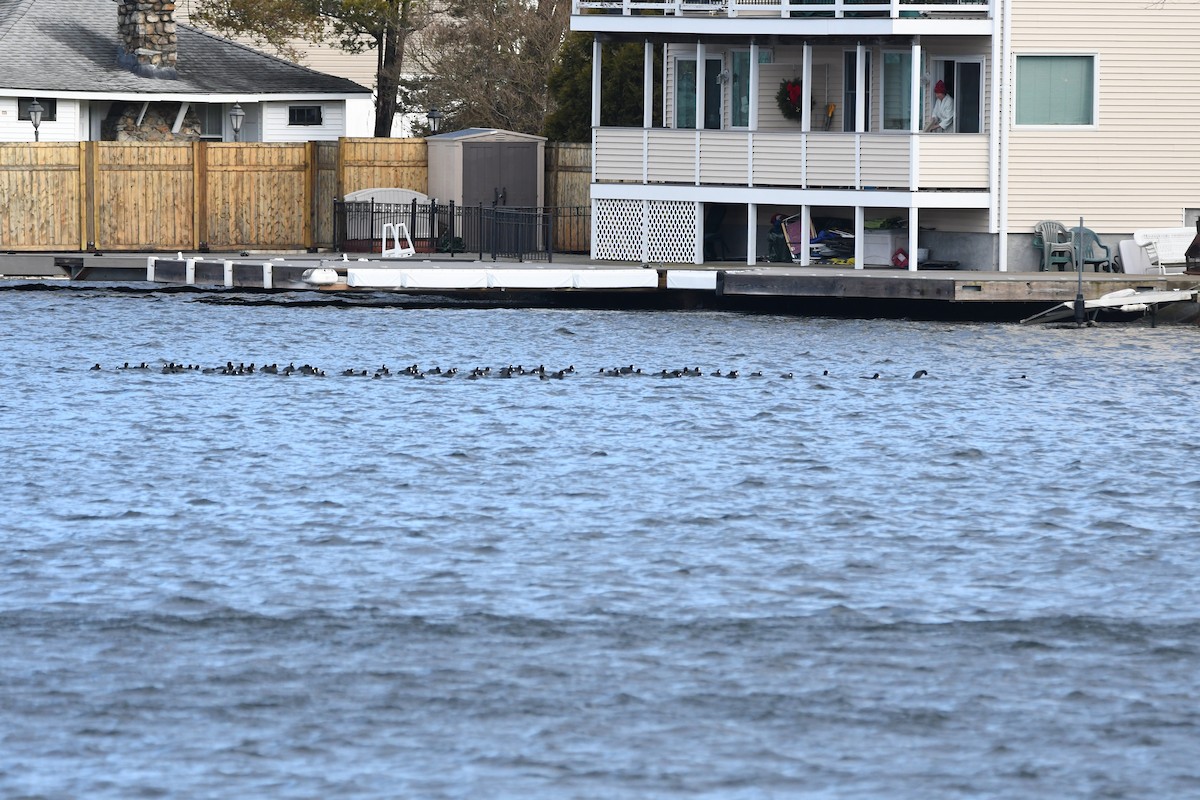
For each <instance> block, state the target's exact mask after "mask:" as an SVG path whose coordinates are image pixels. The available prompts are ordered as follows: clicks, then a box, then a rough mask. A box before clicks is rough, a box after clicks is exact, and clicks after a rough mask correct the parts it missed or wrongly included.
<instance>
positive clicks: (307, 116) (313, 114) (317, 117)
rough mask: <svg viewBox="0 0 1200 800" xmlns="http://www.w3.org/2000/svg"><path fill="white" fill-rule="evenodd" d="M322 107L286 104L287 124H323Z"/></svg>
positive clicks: (323, 113) (323, 114)
mask: <svg viewBox="0 0 1200 800" xmlns="http://www.w3.org/2000/svg"><path fill="white" fill-rule="evenodd" d="M324 119H325V112H324V109H323V108H322V107H321V106H319V105H317V106H288V125H306V126H314V125H324V124H325V122H324Z"/></svg>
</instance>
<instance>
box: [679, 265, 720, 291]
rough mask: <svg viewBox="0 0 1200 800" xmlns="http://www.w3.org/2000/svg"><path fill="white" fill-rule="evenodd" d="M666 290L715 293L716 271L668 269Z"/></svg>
mask: <svg viewBox="0 0 1200 800" xmlns="http://www.w3.org/2000/svg"><path fill="white" fill-rule="evenodd" d="M667 288H668V289H701V290H704V291H709V292H715V291H716V290H717V271H716V270H714V269H669V270H667Z"/></svg>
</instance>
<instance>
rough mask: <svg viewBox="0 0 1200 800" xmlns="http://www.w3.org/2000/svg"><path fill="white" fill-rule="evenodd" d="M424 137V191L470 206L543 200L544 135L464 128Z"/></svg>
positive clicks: (539, 202)
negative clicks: (426, 167) (426, 152)
mask: <svg viewBox="0 0 1200 800" xmlns="http://www.w3.org/2000/svg"><path fill="white" fill-rule="evenodd" d="M425 141H426V143H427V145H428V147H429V195H430V197H436V198H437V199H438V201H440V202H443V203H446V202H450V201H451V200H453V201H454V202H455V203H456V204H458V205H471V206H473V205H479V204H480V203H482V204H483V205H485V206H490V205H492V204H493V203H495V204H496V205H501V206H512V207H516V208H531V207H541V206H542V205H544V204H545V189H544V186H545V174H546V167H545V163H546V161H545V155H546V139H545V137H543V136H533V135H531V134H528V133H517V132H516V131H505V130H499V129H496V128H466V129H464V130H461V131H451V132H450V133H439V134H436V135H434V136H428V137H426V139H425Z"/></svg>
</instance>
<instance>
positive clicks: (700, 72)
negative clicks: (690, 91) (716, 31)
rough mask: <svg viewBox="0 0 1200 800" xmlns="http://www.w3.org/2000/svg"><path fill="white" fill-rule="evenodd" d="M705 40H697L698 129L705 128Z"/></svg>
mask: <svg viewBox="0 0 1200 800" xmlns="http://www.w3.org/2000/svg"><path fill="white" fill-rule="evenodd" d="M706 55H707V54H706V52H705V48H704V42H701V41H697V42H696V130H701V129H702V128H704V79H705V75H704V62H705V60H706V58H705V57H706Z"/></svg>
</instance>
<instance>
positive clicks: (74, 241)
mask: <svg viewBox="0 0 1200 800" xmlns="http://www.w3.org/2000/svg"><path fill="white" fill-rule="evenodd" d="M84 152H85V151H84V148H83V147H82V146H81V145H79V144H78V143H74V144H57V143H50V142H46V143H38V144H34V143H32V142H29V143H25V142H22V143H16V142H14V143H3V144H0V248H3V249H5V250H77V249H79V248H81V247H82V246H83V240H84V236H83V227H82V224H81V222H82V219H81V216H80V214H81V209H82V207H83V204H82V194H83V177H84V175H83V164H84V160H83V154H84Z"/></svg>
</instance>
